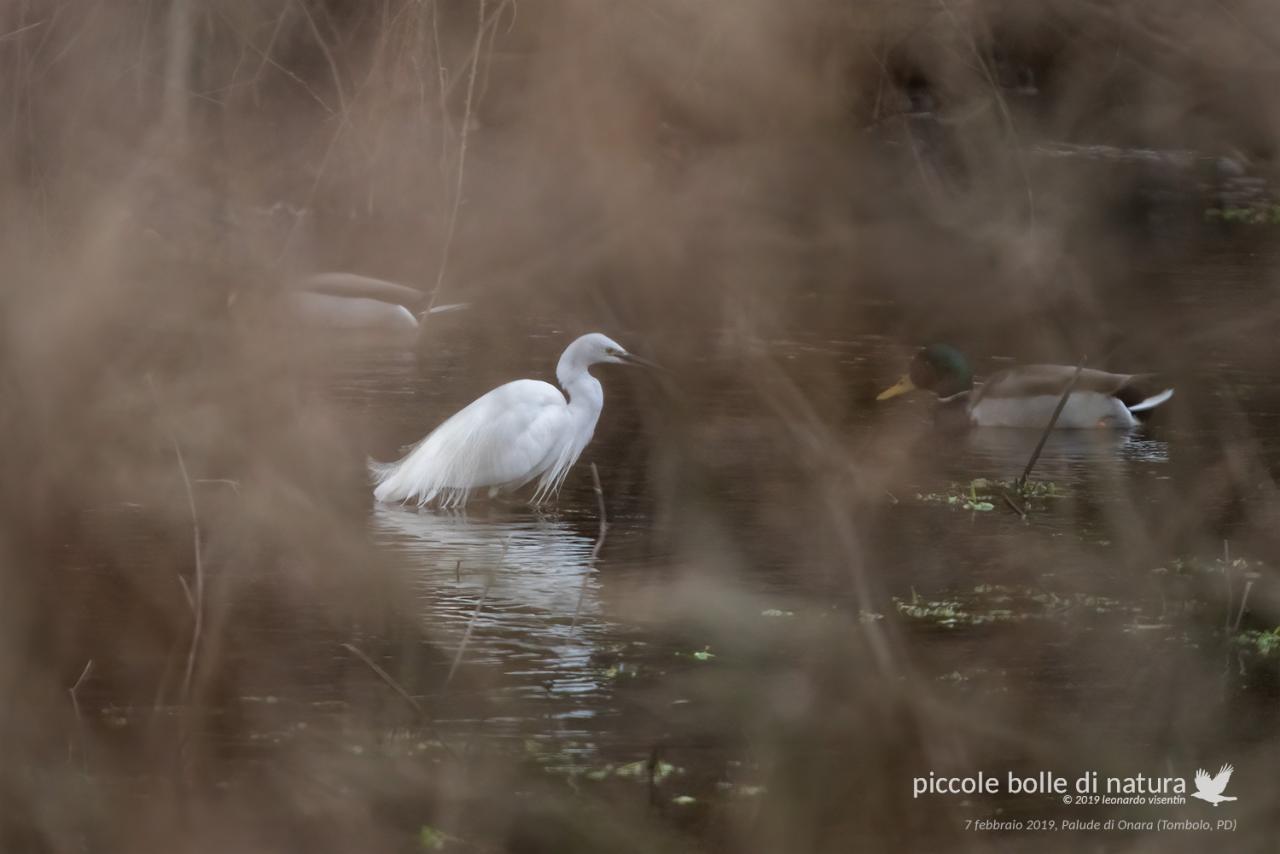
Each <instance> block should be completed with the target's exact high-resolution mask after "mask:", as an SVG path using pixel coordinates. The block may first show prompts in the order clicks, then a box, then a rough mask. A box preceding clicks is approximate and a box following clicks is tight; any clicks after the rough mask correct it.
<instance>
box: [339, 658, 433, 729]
mask: <svg viewBox="0 0 1280 854" xmlns="http://www.w3.org/2000/svg"><path fill="white" fill-rule="evenodd" d="M340 646H341V647H342V648H343V649H345V650H346V651H347V652H349V653H351V654H352V655H354V656H355V657H356V658H358V659H360V660H361V661H363V662H364V663H365V665H366V666H367V667H368V668H369V669H370V670H372V671H373V672H374V673H376V674H377V675H378V678H380V679H381V680H382V681H383V682H385V683H386V685H387V687H388V688H390V689H391V690H392V691H395V692H396V693H397V694H399V695H400V699H402V700H404V701H405V702H406V703H408V704H409V705H410V706H411V707H412V708H413V710H414V711H415V712H417V713H418V714H419V715H422V717H424V718H427V717H429V715H427V710H426V709H424V708H422V704H421V703H419V702H418V701H417V700H415V699H414V698H413V695H412V694H410V693H409V692H408V691H406V690H405V689H404V688H402V687H400V683H399V682H397V681H396V680H394V679H392V678H391V674H390V673H388V672H387V671H385V670H383V669H382V668H381V667H380V666H378V662H376V661H374V660H373V659H372V658H370V657H369V656H367V655H365V654H364V653H363V652H362V651H361V650H360V649H359V648H357V647H356V646H355V645H354V644H349V643H343V644H340Z"/></svg>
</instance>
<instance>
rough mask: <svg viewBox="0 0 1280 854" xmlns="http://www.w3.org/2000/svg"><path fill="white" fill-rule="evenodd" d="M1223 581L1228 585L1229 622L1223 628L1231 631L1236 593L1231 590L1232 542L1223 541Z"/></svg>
mask: <svg viewBox="0 0 1280 854" xmlns="http://www.w3.org/2000/svg"><path fill="white" fill-rule="evenodd" d="M1222 579H1223V581H1225V582H1226V584H1227V622H1226V624H1225V625H1224V626H1223V628H1224V629H1226V631H1228V632H1230V631H1231V600H1232V599H1233V598H1234V597H1235V591H1234V590H1232V589H1231V541H1230V540H1223V541H1222Z"/></svg>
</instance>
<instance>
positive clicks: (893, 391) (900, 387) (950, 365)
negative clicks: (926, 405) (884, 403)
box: [876, 344, 973, 400]
mask: <svg viewBox="0 0 1280 854" xmlns="http://www.w3.org/2000/svg"><path fill="white" fill-rule="evenodd" d="M917 388H919V389H924V390H925V391H931V392H933V393H934V394H936V395H937V396H938V397H951V396H952V395H953V394H959V393H961V392H964V391H968V390H969V389H971V388H973V371H972V370H971V369H970V368H969V363H968V362H967V361H965V358H964V356H963V355H961V353H960V351H959V350H957V349H956V348H955V347H951V346H948V345H947V344H930V345H929V346H928V347H925V348H924V349H922V350H921V351H920V352H918V353H916V355H915V358H913V359H912V360H911V365H910V367H909V368H908V369H907V375H906V376H904V377H903V378H902V379H900V380H898V381H897V382H896V383H895V384H894V385H892V386H891V387H889V388H887V389H885V390H884V391H882V392H880V394H879V395H877V396H876V400H888V399H889V398H891V397H897V396H898V395H900V394H906V393H907V392H909V391H912V390H913V389H917Z"/></svg>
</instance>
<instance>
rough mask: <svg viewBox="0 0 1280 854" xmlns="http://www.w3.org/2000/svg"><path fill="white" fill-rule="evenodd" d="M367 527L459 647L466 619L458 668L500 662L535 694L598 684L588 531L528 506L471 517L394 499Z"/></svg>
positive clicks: (596, 605) (595, 591) (435, 623)
mask: <svg viewBox="0 0 1280 854" xmlns="http://www.w3.org/2000/svg"><path fill="white" fill-rule="evenodd" d="M370 529H371V532H372V534H373V536H374V538H375V540H376V541H378V542H379V543H380V544H381V545H383V546H384V547H386V548H388V549H390V550H392V551H393V552H396V553H398V554H399V555H400V556H402V558H403V562H404V565H405V567H406V569H407V570H408V571H409V572H412V573H413V574H414V575H415V576H416V578H417V588H418V590H419V591H420V595H421V601H422V604H423V609H424V616H425V617H427V618H428V619H430V621H431V623H432V629H433V631H436V632H439V633H441V634H443V635H444V637H443V638H442V640H443V641H444V642H446V643H453V644H460V643H461V639H462V637H463V635H464V634H465V633H466V630H467V626H468V625H469V624H471V623H472V620H473V619H474V624H473V625H472V628H471V634H470V636H469V638H468V641H467V649H466V653H465V657H464V666H467V665H468V664H470V665H475V664H477V663H484V664H487V665H491V666H497V667H500V668H502V670H503V671H504V673H505V674H506V676H508V677H515V678H516V680H517V681H520V682H523V683H524V687H525V688H526V689H527V690H529V691H532V692H535V693H541V692H544V691H551V692H583V691H591V690H594V689H596V688H598V687H599V686H598V685H597V684H596V680H595V679H594V677H593V674H592V671H591V668H590V658H591V654H592V652H593V651H594V649H595V646H596V643H597V638H598V636H599V633H600V631H601V628H602V627H601V625H600V619H599V615H600V613H601V604H600V584H599V581H598V580H597V578H596V574H595V570H594V569H593V568H592V566H591V550H592V547H593V546H594V541H593V540H592V539H591V538H590V537H586V536H583V535H581V534H579V533H577V532H576V531H574V530H573V529H572V528H571V527H570V526H569V525H568V524H567V523H566V522H564V521H563V520H560V519H557V518H554V517H547V516H540V515H530V514H529V513H528V512H527V510H526V511H525V512H522V513H517V512H504V511H501V510H493V511H491V512H490V514H489V515H484V516H477V515H474V514H472V515H465V514H458V513H445V512H433V511H429V510H418V509H417V508H407V507H403V506H399V505H378V506H377V507H376V508H375V509H374V510H373V513H372V516H371V519H370ZM482 599H483V603H482V604H481V600H482ZM477 604H480V607H479V609H477ZM575 621H576V626H575Z"/></svg>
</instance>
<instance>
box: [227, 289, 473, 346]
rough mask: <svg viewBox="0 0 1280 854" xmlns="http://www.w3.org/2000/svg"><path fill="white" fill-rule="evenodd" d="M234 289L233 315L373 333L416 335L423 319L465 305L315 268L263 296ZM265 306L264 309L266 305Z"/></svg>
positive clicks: (309, 327)
mask: <svg viewBox="0 0 1280 854" xmlns="http://www.w3.org/2000/svg"><path fill="white" fill-rule="evenodd" d="M240 296H241V294H240V292H239V291H232V292H231V294H230V296H229V297H228V298H227V305H228V307H229V308H230V309H232V310H233V311H235V312H236V313H237V314H240V315H242V316H245V315H247V316H249V317H251V318H252V317H258V316H261V317H273V318H279V319H281V320H283V321H284V322H285V323H286V324H290V325H297V326H301V327H304V328H307V329H323V330H329V331H339V332H341V331H347V332H376V333H383V334H390V335H393V336H396V337H402V336H414V335H417V334H418V332H419V330H420V329H421V326H422V318H423V317H424V316H426V315H427V314H440V313H443V312H448V311H457V310H458V309H461V308H466V307H467V305H466V303H453V304H450V305H436V306H432V305H430V304H429V303H430V300H429V299H428V297H427V295H426V294H424V293H423V292H422V291H419V290H417V289H415V288H410V287H407V286H405V285H399V284H396V283H395V282H388V281H386V280H385V279H375V278H373V277H372V276H362V275H360V274H358V273H314V274H312V275H309V276H305V277H303V278H301V279H296V280H293V281H288V282H285V283H284V285H283V287H282V288H281V289H280V291H277V292H273V293H271V294H269V295H263V296H270V297H271V298H273V299H274V300H275V302H274V303H272V302H270V301H267V302H264V301H263V299H261V298H259V299H256V300H255V299H246V300H245V301H244V302H242V301H241V299H240ZM264 309H266V310H264Z"/></svg>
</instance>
